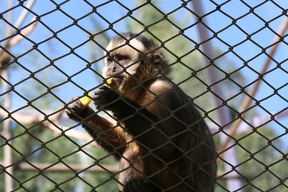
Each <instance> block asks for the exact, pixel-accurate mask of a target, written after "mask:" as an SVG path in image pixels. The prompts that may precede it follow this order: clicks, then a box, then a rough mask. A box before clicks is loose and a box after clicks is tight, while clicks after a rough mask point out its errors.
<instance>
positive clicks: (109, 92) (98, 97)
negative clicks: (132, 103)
mask: <svg viewBox="0 0 288 192" xmlns="http://www.w3.org/2000/svg"><path fill="white" fill-rule="evenodd" d="M93 100H94V104H95V105H96V108H97V109H99V110H112V111H113V110H114V108H115V107H116V106H118V105H119V102H121V100H120V97H119V93H117V92H116V91H114V90H113V89H110V88H109V87H107V86H103V87H101V88H100V90H99V91H95V93H94V97H93Z"/></svg>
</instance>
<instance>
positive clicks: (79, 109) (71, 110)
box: [65, 97, 94, 121]
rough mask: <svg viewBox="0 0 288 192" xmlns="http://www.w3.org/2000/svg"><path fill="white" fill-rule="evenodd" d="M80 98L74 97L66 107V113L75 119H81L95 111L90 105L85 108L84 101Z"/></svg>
mask: <svg viewBox="0 0 288 192" xmlns="http://www.w3.org/2000/svg"><path fill="white" fill-rule="evenodd" d="M79 98H80V97H78V98H72V99H71V101H69V104H68V106H67V108H66V110H65V111H66V114H67V115H68V117H69V118H70V119H72V120H74V121H81V120H82V119H84V118H85V117H88V116H89V115H91V114H93V113H94V110H93V109H91V108H90V107H89V106H87V107H85V108H83V103H82V102H81V101H80V100H79Z"/></svg>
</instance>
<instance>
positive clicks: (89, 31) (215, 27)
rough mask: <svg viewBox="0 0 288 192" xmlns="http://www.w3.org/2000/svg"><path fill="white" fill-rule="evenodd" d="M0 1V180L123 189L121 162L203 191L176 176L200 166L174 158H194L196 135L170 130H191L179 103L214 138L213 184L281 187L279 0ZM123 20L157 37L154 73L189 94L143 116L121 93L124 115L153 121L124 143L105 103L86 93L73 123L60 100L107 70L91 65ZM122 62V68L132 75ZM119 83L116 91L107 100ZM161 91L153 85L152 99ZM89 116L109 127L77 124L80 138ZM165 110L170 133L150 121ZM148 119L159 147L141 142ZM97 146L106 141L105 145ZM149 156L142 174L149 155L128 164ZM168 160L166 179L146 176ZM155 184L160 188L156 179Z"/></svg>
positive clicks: (95, 84) (94, 83)
mask: <svg viewBox="0 0 288 192" xmlns="http://www.w3.org/2000/svg"><path fill="white" fill-rule="evenodd" d="M2 4H3V6H1V8H0V12H1V13H0V26H1V30H0V64H1V68H0V73H1V76H0V82H1V88H0V90H1V92H0V102H1V105H0V123H1V124H0V125H1V126H0V131H1V135H0V140H1V144H0V165H1V166H0V167H1V169H0V178H1V179H0V190H1V191H119V187H120V190H122V191H123V188H125V185H126V184H127V182H126V181H123V180H121V179H120V178H121V176H123V175H124V174H126V171H127V170H131V169H133V170H134V171H135V170H136V171H135V174H136V175H141V178H142V177H143V178H144V180H145V179H146V180H147V178H148V180H149V178H150V180H149V182H152V183H153V185H154V186H157V187H158V189H157V190H156V189H154V190H153V189H150V191H177V187H178V188H181V186H185V187H184V188H183V189H185V190H186V191H213V189H209V186H205V187H207V189H204V188H202V189H199V188H197V186H196V187H195V185H193V184H192V185H191V183H189V182H188V179H187V178H190V177H194V176H193V175H197V174H199V173H197V170H198V172H200V171H199V170H201V171H203V170H204V172H205V169H204V168H203V167H205V165H204V164H199V165H198V167H197V169H196V168H195V169H191V170H193V171H191V172H189V173H187V174H186V168H187V170H189V167H185V168H183V166H182V167H181V166H180V165H178V164H179V163H178V164H177V162H178V160H179V159H181V158H184V157H183V156H185V158H187V161H189V162H194V163H195V159H193V158H188V157H187V156H188V155H189V153H190V152H191V151H193V150H197V149H199V146H200V147H201V146H202V145H203V142H204V141H203V140H202V141H201V142H196V141H195V146H193V147H191V148H189V149H185V150H184V149H183V148H185V147H183V145H184V144H185V143H183V142H182V143H181V141H178V140H177V138H178V136H179V135H185V134H187V135H191V134H192V135H193V134H194V135H197V134H198V133H195V132H194V130H193V129H192V130H191V129H190V128H191V127H193V126H194V125H195V124H197V123H198V122H195V124H194V123H193V124H187V123H186V122H185V121H183V120H182V119H181V118H178V117H177V115H175V114H177V112H179V111H180V110H181V109H183V108H186V107H187V106H188V105H190V104H193V106H195V107H196V108H197V110H198V111H199V112H200V114H201V116H202V117H203V118H199V119H200V120H199V119H198V120H199V121H201V119H204V120H205V121H206V122H207V124H208V126H209V128H210V131H211V133H212V134H211V135H209V136H207V138H205V139H204V140H207V139H210V138H213V139H214V141H215V144H216V149H213V146H210V149H211V150H213V152H214V153H215V154H216V156H217V164H218V171H217V176H216V177H215V178H213V183H211V186H212V185H214V186H215V191H286V190H287V188H288V180H287V179H288V177H287V174H286V168H287V167H288V161H287V160H288V159H287V158H288V157H287V138H288V137H287V136H288V129H287V124H288V121H287V115H288V112H287V109H288V105H287V103H288V102H287V101H288V100H287V91H288V90H287V89H288V83H287V80H286V79H287V76H288V66H287V56H286V55H287V32H286V30H287V27H288V18H287V2H284V1H280V0H262V1H257V2H256V1H244V0H240V1H229V0H228V1H213V0H206V1H199V0H193V1H180V0H179V1H159V2H156V1H155V2H154V1H142V0H141V1H137V2H124V1H118V0H110V1H105V0H103V1H99V2H98V1H97V2H94V1H87V0H84V1H53V0H44V1H41V2H40V1H35V0H29V1H12V0H11V1H7V2H5V3H4V2H3V3H2ZM127 31H131V32H133V33H135V34H137V35H144V36H147V37H148V38H151V39H153V40H154V42H155V43H156V44H157V45H159V47H158V48H156V49H155V50H153V51H157V50H158V49H159V50H162V51H163V53H164V54H165V56H166V58H167V59H168V60H169V62H168V64H169V67H171V68H172V69H173V72H172V74H171V77H172V78H171V79H172V80H170V77H168V76H166V75H165V74H163V73H160V75H161V78H162V79H165V80H166V81H168V82H169V83H171V84H172V85H173V89H172V90H173V91H175V92H178V91H179V89H178V88H179V87H180V88H181V89H182V90H183V91H184V92H185V94H184V93H182V92H181V91H180V92H179V93H177V94H179V95H182V94H183V95H187V96H188V97H189V100H185V102H186V103H185V105H182V106H180V107H179V109H174V110H172V109H171V108H170V107H169V106H164V108H165V110H167V113H168V114H169V115H167V116H165V117H163V118H162V119H160V120H159V121H155V120H154V119H153V116H152V118H151V116H149V115H148V116H147V115H145V114H146V112H145V110H146V108H147V109H148V108H149V104H150V103H145V102H144V103H145V104H143V105H142V106H141V105H140V106H138V105H134V104H133V105H131V102H130V101H128V100H125V99H124V101H125V102H126V103H128V105H127V104H126V103H125V102H124V104H125V106H126V107H127V106H128V108H127V109H129V110H130V111H133V114H129V115H130V116H127V117H125V118H126V119H129V118H130V117H135V116H137V117H139V119H142V121H143V122H145V123H147V122H153V123H151V125H150V126H148V127H147V130H145V131H144V132H143V133H141V134H140V135H137V136H135V137H133V136H131V134H128V135H129V136H127V141H126V143H124V144H122V145H120V146H118V147H115V146H113V145H114V143H111V140H108V139H107V140H106V139H105V138H106V135H107V134H108V133H109V132H113V131H117V130H119V129H125V127H123V123H121V122H120V121H119V119H115V114H111V113H109V111H107V110H103V108H97V107H96V106H94V105H92V104H90V106H91V109H93V111H94V112H93V113H91V114H89V115H88V116H87V117H85V118H81V119H80V121H79V122H78V123H75V122H73V121H71V120H70V119H69V118H68V116H67V115H66V113H65V109H67V108H69V104H70V103H71V102H69V100H70V99H71V98H74V101H75V100H77V99H78V98H77V97H79V96H80V97H81V96H84V95H87V94H88V93H89V92H94V91H95V90H99V88H100V89H103V88H102V86H103V85H104V82H105V80H107V77H104V76H103V75H102V68H103V63H104V62H103V60H105V59H107V57H110V53H111V52H108V53H107V51H108V50H106V46H107V45H108V43H109V40H110V39H111V38H112V37H113V36H122V32H127ZM126 40H129V39H126ZM127 43H128V44H129V47H130V48H131V50H132V51H139V48H138V47H135V46H133V44H132V43H129V41H127V42H126V43H125V44H124V46H125V45H127ZM121 47H122V46H120V47H118V48H117V49H121ZM116 51H117V50H116ZM103 53H104V54H103ZM150 53H151V52H149V53H146V54H144V55H145V56H147V55H149V54H150ZM142 59H143V58H142ZM112 60H115V58H114V59H112ZM138 61H139V60H137V61H136V62H138ZM117 62H118V61H117ZM128 69H129V67H128V68H125V67H124V68H123V70H124V71H126V72H127V71H128V72H127V74H129V75H131V73H129V70H128ZM158 75H159V74H158ZM151 78H152V77H151ZM134 79H135V81H137V80H138V81H139V82H138V84H137V86H136V87H135V89H137V88H141V89H143V90H144V91H145V92H146V94H154V95H155V93H151V92H152V91H151V90H150V88H147V86H146V84H145V81H143V82H141V81H140V80H141V79H137V78H134ZM158 89H163V87H160V88H158ZM130 93H131V92H127V93H125V94H122V95H121V97H120V100H117V101H123V98H126V97H127V96H129V94H130ZM163 95H165V94H163ZM163 95H161V94H160V95H157V97H155V99H156V101H157V99H158V101H159V98H161V97H162V96H163ZM139 97H140V96H139ZM163 97H164V96H163ZM174 99H175V100H177V98H174ZM117 101H114V102H117ZM152 102H155V101H154V100H153V101H152ZM138 104H139V103H138ZM96 115H100V116H102V117H104V119H105V121H106V120H109V121H112V122H113V123H114V122H115V126H111V127H110V128H109V129H106V130H104V129H103V130H102V131H100V132H98V133H97V134H96V133H95V132H93V133H91V130H90V132H89V129H88V131H87V132H88V133H90V134H92V136H93V137H91V136H90V135H89V134H88V133H87V132H86V131H85V130H84V129H83V128H82V126H81V124H84V125H85V124H86V126H88V127H89V126H91V125H89V123H88V125H87V122H89V119H91V118H93V116H96ZM125 118H124V120H123V119H122V121H125ZM143 119H144V120H143ZM170 119H173V122H177V123H178V124H179V127H182V126H184V127H185V128H186V129H184V130H181V131H180V130H179V132H178V133H177V135H173V134H172V135H167V132H166V131H167V130H165V129H164V130H158V129H157V126H159V125H162V124H165V122H166V121H167V122H169V121H170ZM143 122H140V124H141V123H143ZM139 127H141V125H139ZM86 129H87V128H86ZM155 130H158V132H157V134H159V135H161V137H159V143H160V144H159V146H157V147H153V148H149V147H150V145H149V143H150V142H152V143H154V141H150V140H149V142H145V143H141V142H140V141H141V136H142V137H144V135H147V134H148V135H149V132H150V136H153V138H154V135H152V134H151V133H152V132H153V133H155ZM122 132H123V130H122ZM124 132H125V131H124ZM125 133H126V132H125ZM115 136H117V135H115ZM103 138H104V139H103ZM161 139H164V140H165V142H162V143H161V142H160V141H161ZM202 139H203V138H202ZM94 140H97V141H98V142H95V141H94ZM139 140H140V141H139ZM190 140H193V139H190ZM176 141H177V142H176ZM157 142H158V141H157ZM135 143H138V144H139V145H144V147H143V148H145V150H147V151H148V152H146V153H143V154H141V155H142V156H140V157H139V158H140V160H139V159H135V161H133V162H131V160H130V159H127V156H126V154H125V155H124V154H122V153H123V151H125V150H124V149H127V148H128V147H130V146H133V145H135ZM155 143H156V141H155ZM175 143H177V144H175ZM166 145H167V146H169V147H167V146H166ZM101 146H102V147H103V146H107V148H109V150H110V151H109V152H108V153H107V152H105V151H104V150H103V149H102V148H101ZM165 146H166V147H165ZM184 146H185V145H184ZM202 147H203V146H202ZM110 148H112V150H111V149H110ZM148 148H149V149H148ZM170 148H173V149H174V148H175V150H176V151H178V152H179V153H180V156H181V157H179V158H178V157H177V158H176V157H171V159H172V160H171V159H169V161H168V160H167V158H164V159H163V154H162V153H169V149H170ZM163 149H165V150H166V151H165V152H163ZM133 153H137V152H135V151H133ZM138 153H140V152H138ZM157 154H158V155H157ZM159 154H161V155H159ZM151 155H152V156H153V157H152V158H154V159H157V162H160V163H159V165H161V166H160V167H158V168H155V169H153V170H154V172H153V173H149V174H148V173H147V172H145V171H144V168H143V167H146V169H147V167H153V166H156V165H154V163H152V164H151V165H150V164H149V165H143V166H142V167H141V166H140V168H139V167H135V165H137V166H138V164H137V162H140V161H141V162H142V159H145V158H147V159H148V158H151ZM178 155H179V154H178ZM182 155H183V156H182ZM113 156H114V157H116V159H117V158H118V159H119V158H120V159H122V161H125V162H126V163H128V166H127V167H123V166H121V163H120V168H119V165H118V164H119V162H117V161H115V158H113ZM199 156H200V155H199ZM201 156H204V157H205V155H203V154H201ZM204 157H203V158H204ZM213 160H214V159H211V161H209V162H212V161H213ZM155 162H156V161H155ZM122 163H123V162H122ZM173 163H174V164H177V166H178V167H181V168H178V169H177V171H175V170H169V171H170V172H171V173H173V178H174V179H172V181H171V180H169V179H171V178H168V177H166V178H165V176H162V177H161V179H158V180H157V179H155V178H157V175H161V174H162V171H163V170H168V169H171V165H173ZM196 164H197V162H196ZM157 166H158V165H157ZM180 169H181V170H180ZM182 169H183V171H182ZM179 170H180V171H179ZM184 172H185V174H186V175H185V176H183V174H184ZM182 173H183V174H182ZM144 174H146V175H144ZM147 174H148V175H147ZM206 174H207V175H208V176H207V177H208V178H209V177H213V174H211V173H207V172H206ZM143 175H144V176H143ZM207 177H206V178H207ZM196 178H197V177H196ZM199 178H200V177H199ZM202 180H203V178H202ZM199 181H201V178H200V179H199ZM137 182H139V181H138V180H137ZM141 182H142V181H141ZM146 182H147V181H145V182H144V184H143V185H145V183H146ZM163 183H164V184H163ZM165 183H166V184H167V183H168V184H167V186H169V187H167V186H166V187H163V186H165ZM192 183H193V182H192ZM170 184H171V185H170ZM141 185H142V183H141ZM145 186H146V185H145ZM125 189H126V190H127V191H128V192H133V191H142V190H143V189H141V190H136V189H130V190H128V189H127V188H125ZM185 190H182V191H185ZM143 191H144V190H143ZM147 191H149V190H147Z"/></svg>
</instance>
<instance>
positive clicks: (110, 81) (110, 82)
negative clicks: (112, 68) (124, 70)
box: [104, 77, 113, 87]
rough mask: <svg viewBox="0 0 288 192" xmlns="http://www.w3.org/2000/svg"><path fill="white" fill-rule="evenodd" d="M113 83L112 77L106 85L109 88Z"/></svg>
mask: <svg viewBox="0 0 288 192" xmlns="http://www.w3.org/2000/svg"><path fill="white" fill-rule="evenodd" d="M112 83H113V78H112V77H110V78H109V79H107V80H106V83H105V84H104V85H105V86H106V87H108V86H109V85H111V84H112Z"/></svg>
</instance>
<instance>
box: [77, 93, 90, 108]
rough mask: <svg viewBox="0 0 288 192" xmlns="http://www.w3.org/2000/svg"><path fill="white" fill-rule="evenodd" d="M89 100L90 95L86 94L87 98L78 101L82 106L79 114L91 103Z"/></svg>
mask: <svg viewBox="0 0 288 192" xmlns="http://www.w3.org/2000/svg"><path fill="white" fill-rule="evenodd" d="M91 98H92V93H88V96H84V97H81V98H80V99H79V101H80V102H81V103H82V106H81V109H80V110H79V112H81V111H82V110H83V109H85V108H86V107H87V106H88V105H89V103H90V102H91V101H92V99H91Z"/></svg>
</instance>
